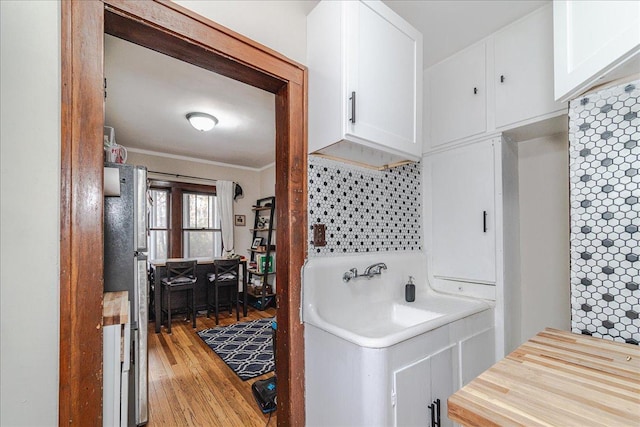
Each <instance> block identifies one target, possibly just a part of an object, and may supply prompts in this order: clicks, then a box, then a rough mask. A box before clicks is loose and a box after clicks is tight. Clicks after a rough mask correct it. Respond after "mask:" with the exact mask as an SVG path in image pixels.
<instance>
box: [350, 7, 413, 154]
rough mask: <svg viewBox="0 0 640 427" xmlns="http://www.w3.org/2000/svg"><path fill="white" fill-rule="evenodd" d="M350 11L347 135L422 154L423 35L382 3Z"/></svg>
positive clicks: (354, 8) (353, 8) (352, 8)
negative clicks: (354, 99) (351, 98)
mask: <svg viewBox="0 0 640 427" xmlns="http://www.w3.org/2000/svg"><path fill="white" fill-rule="evenodd" d="M346 7H347V8H348V9H347V14H348V17H349V18H348V21H347V31H346V36H347V37H346V47H347V57H346V64H347V65H346V68H347V70H346V71H347V87H346V89H347V93H346V94H345V99H344V102H346V103H347V107H348V108H347V111H348V116H349V117H345V121H346V133H347V134H351V135H353V136H356V137H358V138H362V139H365V140H368V141H371V142H374V143H377V144H382V145H387V146H389V147H391V148H395V149H398V150H400V151H403V152H407V153H411V154H414V155H420V154H421V153H422V139H421V138H422V137H421V134H420V133H421V125H420V123H421V120H422V35H421V34H420V33H419V32H417V31H416V30H415V29H413V28H412V27H411V26H410V25H408V24H407V23H406V22H404V21H403V20H402V19H400V17H398V16H397V15H395V13H394V12H393V11H391V10H390V9H388V8H387V7H386V6H385V5H384V4H382V3H380V4H378V3H373V2H371V3H369V2H367V3H364V2H359V1H358V2H346ZM418 77H419V78H418ZM352 92H355V94H356V101H355V103H354V104H353V106H354V109H355V111H353V110H352V108H351V107H352V104H351V100H349V98H350V97H351V96H352ZM354 114H355V123H354V122H353V118H354V117H353V115H354Z"/></svg>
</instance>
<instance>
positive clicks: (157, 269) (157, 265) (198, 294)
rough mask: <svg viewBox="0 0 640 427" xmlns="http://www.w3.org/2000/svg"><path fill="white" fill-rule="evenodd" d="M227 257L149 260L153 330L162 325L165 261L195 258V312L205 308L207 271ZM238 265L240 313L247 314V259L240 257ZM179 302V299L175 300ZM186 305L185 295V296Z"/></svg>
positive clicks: (207, 284) (157, 329)
mask: <svg viewBox="0 0 640 427" xmlns="http://www.w3.org/2000/svg"><path fill="white" fill-rule="evenodd" d="M224 259H228V258H224V257H216V258H168V259H156V260H150V261H149V273H150V277H151V280H150V283H149V286H150V287H151V291H152V293H153V302H151V301H150V303H152V304H153V307H152V310H151V311H152V312H153V313H154V314H155V332H156V334H157V333H160V328H161V326H162V279H164V278H165V277H167V262H179V261H189V260H195V261H196V262H197V264H196V278H197V280H196V284H195V289H194V293H195V300H196V302H195V304H196V312H197V311H201V310H206V308H207V303H208V301H207V286H209V277H208V275H209V273H213V271H214V262H215V261H216V260H224ZM239 261H240V266H241V268H242V280H241V281H240V282H241V284H242V291H241V292H242V315H243V316H244V317H246V316H247V259H246V258H244V257H243V258H240V260H239ZM176 302H177V303H180V301H176ZM185 305H186V296H185Z"/></svg>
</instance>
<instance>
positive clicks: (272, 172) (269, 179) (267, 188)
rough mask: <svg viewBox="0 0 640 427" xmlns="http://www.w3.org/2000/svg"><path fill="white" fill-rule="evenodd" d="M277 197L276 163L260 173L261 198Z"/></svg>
mask: <svg viewBox="0 0 640 427" xmlns="http://www.w3.org/2000/svg"><path fill="white" fill-rule="evenodd" d="M275 195H276V165H275V163H274V164H273V165H272V166H270V167H268V168H266V169H264V170H262V171H260V197H269V196H275Z"/></svg>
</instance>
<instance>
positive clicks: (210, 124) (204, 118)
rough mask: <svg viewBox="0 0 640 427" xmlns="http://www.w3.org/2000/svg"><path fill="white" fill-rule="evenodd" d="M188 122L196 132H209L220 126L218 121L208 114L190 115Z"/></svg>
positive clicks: (188, 115)
mask: <svg viewBox="0 0 640 427" xmlns="http://www.w3.org/2000/svg"><path fill="white" fill-rule="evenodd" d="M187 120H189V123H191V126H193V127H194V128H195V129H196V130H199V131H200V132H207V131H210V130H211V129H213V128H214V127H215V126H216V125H217V124H218V119H216V118H215V117H213V116H212V115H211V114H207V113H189V114H187Z"/></svg>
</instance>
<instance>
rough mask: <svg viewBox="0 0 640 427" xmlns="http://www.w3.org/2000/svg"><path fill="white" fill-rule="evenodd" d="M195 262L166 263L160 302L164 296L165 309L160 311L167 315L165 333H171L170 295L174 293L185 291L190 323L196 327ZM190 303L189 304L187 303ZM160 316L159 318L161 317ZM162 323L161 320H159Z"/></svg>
mask: <svg viewBox="0 0 640 427" xmlns="http://www.w3.org/2000/svg"><path fill="white" fill-rule="evenodd" d="M196 264H197V261H196V260H186V261H167V277H165V278H163V279H162V293H163V297H162V301H164V296H165V295H166V300H167V307H166V309H165V308H163V309H162V314H164V313H165V312H166V313H167V332H168V333H171V310H172V307H171V295H172V294H174V293H175V292H181V291H187V303H188V304H189V305H190V307H189V310H190V313H191V321H192V323H193V327H194V328H195V327H196V301H195V292H194V288H195V284H196V280H197V278H196ZM189 301H190V303H189ZM162 314H161V317H162ZM160 321H161V322H162V318H161V319H160Z"/></svg>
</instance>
